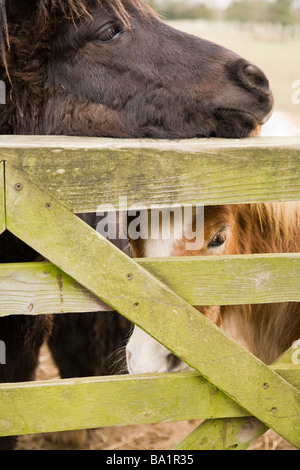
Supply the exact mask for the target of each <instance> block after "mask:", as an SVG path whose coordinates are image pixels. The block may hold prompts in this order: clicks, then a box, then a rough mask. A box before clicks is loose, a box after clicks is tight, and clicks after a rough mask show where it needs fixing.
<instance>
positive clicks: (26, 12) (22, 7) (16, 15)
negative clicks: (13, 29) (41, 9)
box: [3, 0, 39, 23]
mask: <svg viewBox="0 0 300 470" xmlns="http://www.w3.org/2000/svg"><path fill="white" fill-rule="evenodd" d="M3 3H4V4H5V8H6V16H7V19H8V20H9V21H11V22H13V23H14V22H15V21H19V20H20V19H28V18H30V17H31V16H32V15H33V14H34V13H35V12H36V10H37V6H38V3H39V1H38V0H6V2H3Z"/></svg>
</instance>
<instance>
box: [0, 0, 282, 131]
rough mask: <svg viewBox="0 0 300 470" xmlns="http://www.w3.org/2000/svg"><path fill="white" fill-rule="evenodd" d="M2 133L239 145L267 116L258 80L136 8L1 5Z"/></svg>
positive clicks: (51, 1)
mask: <svg viewBox="0 0 300 470" xmlns="http://www.w3.org/2000/svg"><path fill="white" fill-rule="evenodd" d="M0 8H1V31H2V41H1V42H2V59H3V64H2V80H5V82H6V86H7V105H6V106H5V107H2V108H3V109H2V110H1V116H0V123H1V125H2V131H1V132H2V133H5V132H7V133H35V134H36V133H40V134H66V135H87V136H112V137H158V138H191V137H210V136H216V137H246V136H249V135H252V134H253V133H254V132H255V131H256V129H257V126H258V125H259V124H262V123H263V122H264V121H265V120H266V118H267V117H268V116H269V114H270V112H271V110H272V106H273V98H272V94H271V92H270V89H269V83H268V80H267V78H266V77H265V75H264V74H263V72H262V71H261V70H260V69H258V68H257V67H256V66H255V65H252V64H250V63H249V62H247V61H246V60H244V59H243V58H241V57H239V56H238V55H236V54H235V53H233V52H231V51H229V50H227V49H225V48H223V47H221V46H218V45H216V44H213V43H211V42H208V41H205V40H203V39H199V38H197V37H194V36H191V35H189V34H185V33H183V32H180V31H177V30H175V29H174V28H171V27H170V26H168V25H166V24H164V23H163V22H162V21H161V20H160V19H159V18H158V17H157V15H156V14H155V13H154V12H153V11H152V10H150V8H149V7H147V6H146V5H145V4H144V3H143V2H141V1H140V0H110V1H107V0H92V1H89V0H86V1H84V0H82V1H78V2H76V1H73V0H66V1H62V0H35V1H29V0H14V1H12V0H7V1H6V6H4V4H3V3H2V4H1V6H0Z"/></svg>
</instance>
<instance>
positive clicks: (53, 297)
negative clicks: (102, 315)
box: [0, 262, 111, 317]
mask: <svg viewBox="0 0 300 470" xmlns="http://www.w3.org/2000/svg"><path fill="white" fill-rule="evenodd" d="M109 310H111V308H110V307H109V306H107V305H105V304H104V303H103V302H101V300H100V299H98V298H97V297H96V296H95V295H93V294H91V292H89V291H88V290H87V289H84V288H83V287H82V286H81V285H80V284H78V282H76V281H75V280H74V279H72V278H71V277H69V276H67V275H66V274H65V273H64V272H63V271H62V270H61V269H59V268H57V267H56V266H54V265H53V264H51V263H48V262H40V263H39V262H38V263H12V264H0V317H1V316H6V315H40V314H54V313H69V312H78V313H79V312H99V311H109Z"/></svg>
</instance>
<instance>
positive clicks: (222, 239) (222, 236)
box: [208, 232, 226, 248]
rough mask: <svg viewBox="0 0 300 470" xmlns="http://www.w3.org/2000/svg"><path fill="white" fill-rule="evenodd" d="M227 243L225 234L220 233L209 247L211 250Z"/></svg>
mask: <svg viewBox="0 0 300 470" xmlns="http://www.w3.org/2000/svg"><path fill="white" fill-rule="evenodd" d="M225 241H226V237H225V234H224V233H223V232H218V233H217V234H216V235H215V236H214V238H213V239H212V240H211V241H210V242H209V244H208V247H209V248H217V247H219V246H222V245H223V244H224V243H225Z"/></svg>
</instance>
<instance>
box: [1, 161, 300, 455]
mask: <svg viewBox="0 0 300 470" xmlns="http://www.w3.org/2000/svg"><path fill="white" fill-rule="evenodd" d="M16 184H21V185H22V188H23V189H22V190H21V191H17V190H16ZM6 212H7V228H8V230H10V231H11V232H12V233H14V234H15V235H16V236H18V237H19V238H21V239H22V240H23V241H24V242H25V243H27V244H29V245H30V246H32V247H33V248H34V249H36V250H37V251H38V252H39V253H41V254H42V255H43V256H44V257H46V258H47V259H49V260H50V261H52V262H53V263H54V264H55V265H57V266H59V267H60V268H61V269H62V270H63V271H65V272H66V273H68V274H69V275H70V276H72V277H73V278H74V279H76V280H77V281H78V282H79V283H80V284H82V285H83V286H85V287H86V288H87V289H89V290H90V291H91V292H93V293H94V294H95V295H97V296H98V297H99V298H101V299H102V300H103V301H104V302H105V303H107V304H108V305H110V306H111V307H112V308H114V309H115V310H117V311H119V312H120V313H122V314H123V315H124V316H125V317H127V318H128V319H129V320H131V321H133V322H134V323H136V324H137V325H138V326H140V327H141V328H143V329H144V330H145V331H147V332H148V333H149V334H151V335H152V336H153V337H154V338H155V339H157V340H158V341H159V342H161V343H162V344H164V345H165V346H166V347H167V348H168V349H169V350H170V351H172V352H173V353H174V354H176V355H177V356H178V357H179V358H181V359H182V360H183V361H184V362H187V363H188V364H189V365H190V366H191V367H192V368H193V369H195V370H197V371H199V372H200V373H201V374H202V375H203V376H204V377H206V378H208V379H209V380H210V381H211V382H212V383H213V384H214V385H215V386H217V387H218V388H219V389H221V390H222V391H224V392H225V393H226V394H227V395H229V396H230V397H231V398H233V399H234V400H235V401H236V402H237V403H238V404H239V405H241V406H242V407H243V408H245V409H247V410H248V411H249V413H251V414H253V415H254V416H256V417H257V418H258V419H260V420H261V421H262V422H264V423H265V424H266V425H267V426H269V427H271V428H273V429H274V430H275V431H277V432H278V433H279V434H280V435H282V436H283V437H284V438H285V439H287V440H288V441H289V442H291V444H293V445H295V446H298V447H300V420H299V412H300V392H299V391H298V390H297V389H296V388H294V387H293V386H292V385H290V384H289V383H288V382H286V381H285V380H284V379H282V378H281V377H280V376H279V375H278V374H276V373H274V372H273V371H272V370H271V369H270V368H269V367H267V366H266V365H265V364H263V363H262V362H261V361H259V360H258V359H257V358H255V357H254V356H253V355H252V354H250V353H249V352H248V351H246V350H245V349H244V348H243V347H242V346H240V345H239V344H238V343H236V342H235V341H234V340H232V339H231V338H229V337H228V336H227V335H225V334H224V333H223V332H222V331H221V330H220V329H219V328H217V327H216V326H215V325H214V324H212V323H211V322H210V321H209V320H208V319H207V318H205V317H204V316H203V315H201V314H200V313H199V312H198V311H197V310H195V309H194V308H193V307H191V306H190V305H189V304H188V303H187V302H186V301H184V300H183V299H182V298H180V297H178V296H177V295H176V294H175V293H174V292H172V291H171V290H170V289H169V288H168V287H167V286H165V285H164V284H162V283H161V282H160V281H158V280H157V279H156V278H154V277H153V276H152V275H151V274H149V273H148V272H147V271H145V270H144V269H143V268H141V267H140V266H139V265H138V264H137V263H135V261H134V260H132V259H130V258H129V257H128V256H126V255H125V254H124V253H123V252H121V251H120V250H118V248H116V247H115V246H114V245H112V244H111V243H110V242H108V241H107V240H106V239H104V238H103V237H102V236H100V235H99V234H97V232H95V231H94V230H93V229H92V228H91V227H89V226H88V225H87V224H85V223H84V222H83V221H82V220H80V219H79V218H78V217H76V216H75V215H74V214H72V213H71V212H70V211H69V210H67V209H66V208H65V207H64V206H63V205H62V204H60V203H59V202H58V201H56V200H54V199H53V198H52V197H51V196H50V195H48V194H47V193H45V192H44V191H42V190H41V189H40V188H38V187H37V186H35V185H34V184H32V183H31V182H30V181H29V180H28V179H27V178H25V176H24V175H22V173H20V172H18V171H16V170H15V169H13V168H12V167H9V166H8V165H7V167H6ZM216 359H217V360H216ZM241 377H243V380H241ZM265 383H268V385H269V387H268V388H265V387H264V384H265Z"/></svg>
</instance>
